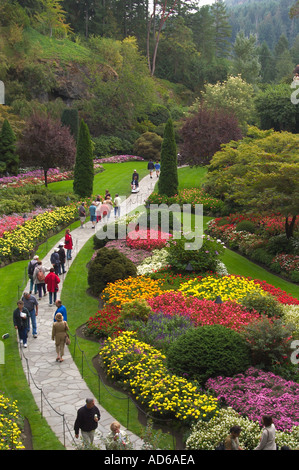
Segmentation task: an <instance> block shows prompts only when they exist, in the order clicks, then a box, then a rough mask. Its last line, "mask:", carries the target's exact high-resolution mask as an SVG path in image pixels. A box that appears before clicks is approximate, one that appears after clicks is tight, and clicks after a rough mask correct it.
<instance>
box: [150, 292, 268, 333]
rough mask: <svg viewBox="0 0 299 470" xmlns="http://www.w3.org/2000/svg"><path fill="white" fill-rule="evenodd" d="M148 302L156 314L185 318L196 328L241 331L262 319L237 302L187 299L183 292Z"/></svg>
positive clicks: (155, 298) (165, 295)
mask: <svg viewBox="0 0 299 470" xmlns="http://www.w3.org/2000/svg"><path fill="white" fill-rule="evenodd" d="M147 302H148V304H149V305H150V307H151V309H152V310H153V311H154V312H157V313H158V312H163V314H165V315H182V316H185V317H187V318H189V319H190V320H191V321H192V322H193V324H194V325H195V326H200V325H215V324H217V325H223V326H226V327H227V328H231V329H233V330H235V331H240V330H241V329H242V328H244V326H246V325H247V324H248V323H250V322H251V321H253V320H257V319H259V318H260V315H259V314H258V313H257V312H248V311H246V309H245V308H244V307H242V306H241V305H238V304H237V303H236V302H232V301H227V302H224V303H223V304H215V302H213V301H211V300H200V299H197V298H195V297H185V296H184V295H183V294H182V293H181V292H167V293H165V294H161V295H159V296H157V297H154V298H153V299H149V300H148V301H147Z"/></svg>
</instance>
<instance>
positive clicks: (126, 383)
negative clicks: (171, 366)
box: [99, 331, 218, 423]
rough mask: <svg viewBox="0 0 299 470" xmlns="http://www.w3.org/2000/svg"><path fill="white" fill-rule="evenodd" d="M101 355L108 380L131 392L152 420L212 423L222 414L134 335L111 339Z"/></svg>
mask: <svg viewBox="0 0 299 470" xmlns="http://www.w3.org/2000/svg"><path fill="white" fill-rule="evenodd" d="M99 355H100V360H101V361H102V363H103V365H104V368H105V370H106V373H107V375H108V377H109V378H111V379H113V381H114V382H118V383H120V384H122V386H123V387H125V388H126V389H128V390H129V391H130V392H131V393H132V394H133V396H134V398H135V399H136V400H137V401H138V403H139V404H140V405H143V406H145V407H146V408H147V410H148V411H149V412H150V415H151V416H152V417H157V418H166V419H167V418H168V419H176V420H178V421H180V422H183V423H188V422H190V421H191V420H194V419H203V420H209V419H211V418H212V417H213V416H215V414H216V413H217V412H218V406H217V405H218V403H217V400H216V399H215V398H212V397H210V396H208V395H206V394H204V393H201V391H200V390H199V389H198V388H197V386H196V384H194V383H192V382H191V381H188V380H186V379H185V378H182V377H178V376H176V375H173V374H171V373H169V371H168V370H167V368H166V365H165V356H164V355H163V354H161V353H160V351H158V350H157V349H154V348H153V347H151V346H149V345H148V344H146V343H143V342H141V341H139V340H137V338H136V333H134V332H128V331H127V332H125V333H123V334H122V335H120V336H118V338H116V339H114V340H111V339H110V338H108V340H107V341H106V342H105V345H104V346H103V348H102V349H101V350H100V353H99ZM145 376H146V378H147V379H146V380H144V377H145Z"/></svg>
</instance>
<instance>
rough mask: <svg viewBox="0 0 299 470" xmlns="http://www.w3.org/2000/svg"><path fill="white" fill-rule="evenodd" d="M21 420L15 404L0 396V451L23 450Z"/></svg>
mask: <svg viewBox="0 0 299 470" xmlns="http://www.w3.org/2000/svg"><path fill="white" fill-rule="evenodd" d="M21 427H22V419H21V416H20V414H19V410H18V407H17V403H16V402H15V401H14V402H11V401H10V400H9V399H8V398H6V397H5V396H4V395H1V394H0V430H1V431H0V450H24V449H25V447H24V445H23V444H22V441H21V434H22V431H21Z"/></svg>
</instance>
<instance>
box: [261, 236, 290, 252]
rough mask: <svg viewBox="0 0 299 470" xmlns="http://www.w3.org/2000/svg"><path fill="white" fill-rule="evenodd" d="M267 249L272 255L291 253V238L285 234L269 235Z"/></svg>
mask: <svg viewBox="0 0 299 470" xmlns="http://www.w3.org/2000/svg"><path fill="white" fill-rule="evenodd" d="M267 251H268V252H269V253H271V254H273V255H277V254H279V253H292V251H293V244H292V240H291V239H290V238H287V237H286V235H285V234H281V235H277V236H276V237H271V238H269V240H268V244H267Z"/></svg>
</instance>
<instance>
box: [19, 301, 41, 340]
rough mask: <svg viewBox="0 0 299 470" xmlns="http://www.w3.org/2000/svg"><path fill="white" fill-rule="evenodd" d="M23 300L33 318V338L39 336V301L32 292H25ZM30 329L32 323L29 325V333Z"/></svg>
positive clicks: (31, 318)
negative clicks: (37, 320)
mask: <svg viewBox="0 0 299 470" xmlns="http://www.w3.org/2000/svg"><path fill="white" fill-rule="evenodd" d="M21 300H22V302H23V305H24V307H25V308H26V309H27V310H28V312H29V318H30V320H31V325H32V335H33V338H37V326H36V317H37V315H38V301H37V300H36V298H35V297H34V296H33V295H32V294H29V292H24V294H23V297H22V299H21ZM29 331H30V323H29V326H28V330H27V333H29Z"/></svg>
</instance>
